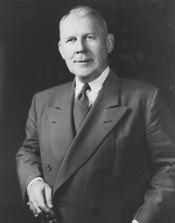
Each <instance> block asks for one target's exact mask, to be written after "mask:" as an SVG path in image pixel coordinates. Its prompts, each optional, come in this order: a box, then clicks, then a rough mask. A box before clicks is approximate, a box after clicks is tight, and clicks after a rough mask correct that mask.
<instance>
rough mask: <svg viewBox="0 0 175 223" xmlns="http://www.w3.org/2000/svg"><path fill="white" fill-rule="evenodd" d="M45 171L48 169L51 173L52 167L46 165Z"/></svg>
mask: <svg viewBox="0 0 175 223" xmlns="http://www.w3.org/2000/svg"><path fill="white" fill-rule="evenodd" d="M47 169H48V171H49V172H51V171H52V166H51V165H50V164H48V165H47Z"/></svg>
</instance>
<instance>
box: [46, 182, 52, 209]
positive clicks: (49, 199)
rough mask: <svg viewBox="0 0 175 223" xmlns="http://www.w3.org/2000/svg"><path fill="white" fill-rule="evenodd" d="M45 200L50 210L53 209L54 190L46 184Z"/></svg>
mask: <svg viewBox="0 0 175 223" xmlns="http://www.w3.org/2000/svg"><path fill="white" fill-rule="evenodd" d="M45 199H46V205H47V206H48V207H49V208H53V204H52V189H51V187H50V186H49V185H48V184H46V186H45Z"/></svg>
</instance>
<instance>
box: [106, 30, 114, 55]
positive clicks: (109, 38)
mask: <svg viewBox="0 0 175 223" xmlns="http://www.w3.org/2000/svg"><path fill="white" fill-rule="evenodd" d="M106 46H107V52H108V53H111V52H112V50H113V48H114V35H113V34H112V33H108V34H107V37H106Z"/></svg>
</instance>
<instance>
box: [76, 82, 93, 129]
mask: <svg viewBox="0 0 175 223" xmlns="http://www.w3.org/2000/svg"><path fill="white" fill-rule="evenodd" d="M87 90H90V87H89V85H88V84H87V83H85V84H84V85H83V87H82V90H81V91H80V93H79V95H78V97H77V98H76V99H75V101H74V109H73V114H74V124H75V130H76V132H77V131H78V129H79V127H80V125H81V124H82V122H83V120H84V118H85V116H86V115H87V113H88V111H89V100H88V97H87V94H86V93H87Z"/></svg>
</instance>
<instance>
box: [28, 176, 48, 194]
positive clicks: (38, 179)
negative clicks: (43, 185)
mask: <svg viewBox="0 0 175 223" xmlns="http://www.w3.org/2000/svg"><path fill="white" fill-rule="evenodd" d="M35 181H43V182H44V180H43V178H41V177H35V178H34V179H33V180H31V181H30V182H29V184H28V185H27V193H28V191H29V189H30V187H31V185H32V184H33V183H34V182H35Z"/></svg>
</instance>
